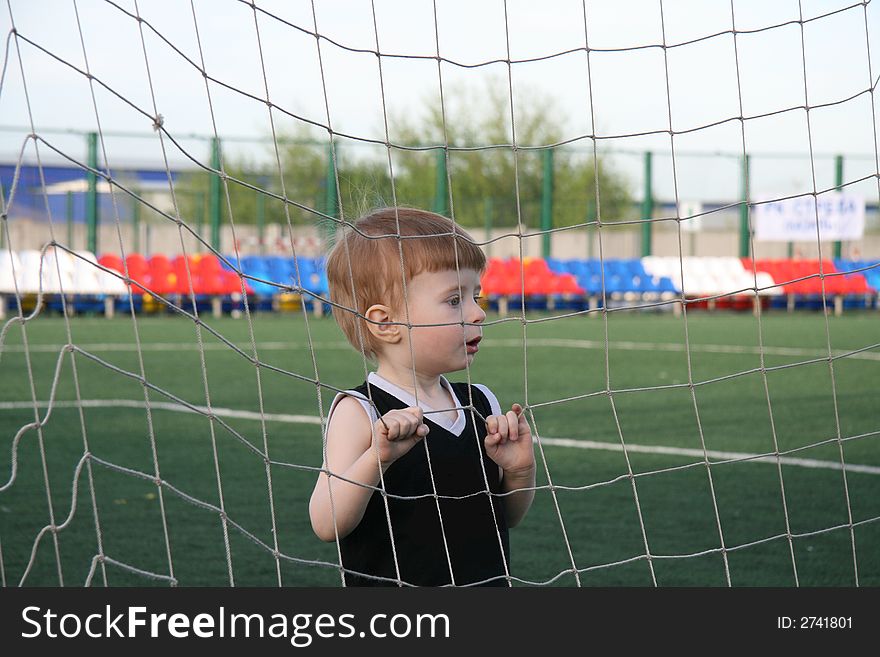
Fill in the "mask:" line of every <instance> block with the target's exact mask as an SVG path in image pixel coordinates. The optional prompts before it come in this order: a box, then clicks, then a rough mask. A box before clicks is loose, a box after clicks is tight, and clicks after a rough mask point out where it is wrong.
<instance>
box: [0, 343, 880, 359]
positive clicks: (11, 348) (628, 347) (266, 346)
mask: <svg viewBox="0 0 880 657" xmlns="http://www.w3.org/2000/svg"><path fill="white" fill-rule="evenodd" d="M312 344H313V346H314V348H315V349H316V350H320V349H334V350H335V349H342V350H347V349H351V345H349V344H348V343H347V342H344V341H341V340H340V341H336V342H315V343H312ZM483 344H484V345H485V346H486V347H506V348H514V349H515V348H522V340H517V339H504V340H493V339H491V338H490V339H487V340H485V342H484V343H483ZM528 345H529V346H532V347H558V348H564V349H588V350H598V351H604V350H605V343H604V342H603V341H601V340H576V339H567V338H529V339H528ZM608 345H609V346H610V347H611V348H612V349H620V350H623V351H671V352H683V351H685V345H684V344H683V343H679V342H631V341H611V342H609V343H608ZM65 346H66V345H63V344H36V345H35V344H31V345H30V352H31V353H36V352H49V353H58V352H59V351H61V350H62V349H63V348H64V347H65ZM77 346H78V347H79V348H81V349H82V350H84V351H89V352H100V351H137V345H135V344H131V343H125V342H97V343H77ZM237 346H238V347H239V348H240V349H242V350H247V349H250V348H251V345H250V344H247V345H245V344H241V345H237ZM203 348H204V350H205V351H229V347H228V346H226V345H225V344H222V343H220V342H209V343H206V344H204V345H203ZM302 349H308V344H307V343H305V342H258V343H257V351H287V350H290V351H293V350H302ZM198 350H199V345H198V344H197V343H189V342H153V343H149V344H142V345H141V351H198ZM690 350H691V353H708V354H733V355H742V354H749V355H756V354H760V353H761V352H762V350H761V349H760V348H759V347H756V346H755V347H752V346H744V345H725V344H692V345H691V348H690ZM850 351H855V349H834V350H832V352H831V355H832V356H833V357H840V356H843V355H845V354H850ZM0 352H10V353H21V352H24V345H3V346H0ZM230 353H231V352H230ZM763 353H764V355H766V356H787V357H792V358H797V357H807V358H824V357H827V356H828V352H827V351H826V350H824V349H822V348H821V347H817V348H816V349H805V348H801V347H767V346H765V347H764V349H763ZM847 358H855V359H860V360H877V361H880V351H872V350H868V351H860V352H858V353H855V354H850V355H848V356H847Z"/></svg>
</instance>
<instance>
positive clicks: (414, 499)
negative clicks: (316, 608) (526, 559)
mask: <svg viewBox="0 0 880 657" xmlns="http://www.w3.org/2000/svg"><path fill="white" fill-rule="evenodd" d="M367 385H369V386H370V395H371V396H372V400H373V403H374V404H375V405H376V410H377V411H378V413H379V415H380V416H381V415H384V414H385V413H387V412H388V411H390V410H393V409H403V408H406V407H407V406H408V404H406V403H404V402H403V401H401V400H399V399H398V398H397V397H395V396H393V395H392V394H390V393H388V392H386V391H385V390H383V389H381V388H379V387H378V386H376V385H374V384H372V383H369V384H368V383H367V382H364V383H363V384H361V385H360V386H358V387H357V388H354V391H356V392H358V393H360V394H361V395H363V397H365V398H369V397H370V395H368V394H367ZM450 385H451V386H452V388H453V390H454V391H455V395H456V397H457V398H458V399H459V400H460V401H461V405H462V406H466V405H467V404H468V403H469V400H470V399H471V397H470V396H469V395H468V384H467V383H450ZM470 389H471V393H472V395H473V404H474V407H475V408H476V409H477V410H478V411H479V413H480V414H481V415H482V416H483V417H484V418H485V417H489V415H491V414H492V409H491V406H490V402H489V400H488V399H487V398H486V396H485V395H484V394H483V392H482V391H481V390H480V389H479V388H478V387H476V386H470ZM464 414H465V419H466V423H465V428H464V430H463V431H462V433H461V435H459V436H456V435H455V434H453V433H451V432H450V431H449V430H447V429H446V428H444V427H442V426H440V425H438V424H436V423H435V422H434V421H432V419H431V417H432V416H431V415H430V414H429V415H426V416H425V422H426V423H427V424H428V426H429V428H430V432H429V433H428V435H427V437H426V438H424V439H423V440H421V441H419V442H418V443H417V444H416V445H415V447H413V448H412V449H411V450H410V451H409V452H407V453H406V454H405V455H404V456H402V457H401V458H399V459H398V460H397V461H395V462H394V463H393V464H391V466H390V467H389V468H388V470H386V471H385V474H384V482H385V491H386V493H387V495H386V496H384V497H385V498H387V502H388V515H386V508H385V501H384V499H383V495H382V493H381V492H380V491H374V492H373V495H372V496H371V497H370V500H369V502H368V503H367V508H366V510H365V512H364V516H363V518H362V519H361V521H360V523H359V524H358V525H357V527H355V528H354V530H352V531H351V533H349V534H348V535H347V536H345V537H344V538H342V539H341V540H340V551H341V553H342V565H343V567H344V569H345V571H346V572H345V583H346V586H395V585H396V580H397V571H396V569H395V558H394V557H395V551H396V556H397V565H398V567H399V569H400V579H401V580H403V582H405V583H406V584H413V585H416V586H441V585H444V584H452V583H453V580H452V578H451V577H450V563H451V565H452V573H453V574H454V576H455V580H454V583H455V585H456V586H462V585H467V584H473V583H475V582H483V580H487V579H489V578H496V579H493V580H492V581H490V582H485V585H488V586H509V584H508V582H507V580H506V579H504V574H505V568H504V564H505V563H507V564H509V563H510V546H509V538H508V529H507V522H506V520H505V517H504V508H503V503H502V500H503V498H500V497H498V496H497V495H491V494H490V492H491V493H496V494H497V493H500V492H501V482H500V477H499V471H498V465H497V464H496V463H495V462H494V461H492V459H490V458H489V457H488V456H487V454H486V450H485V447H484V445H483V440H484V439H485V437H486V425H485V423H484V422H483V421H482V420H481V419H480V418H479V417H478V416H477V415H475V414H474V413H473V412H472V411H471V410H469V409H465V410H464ZM428 455H430V471H429V465H428ZM484 469H485V478H484ZM432 474H433V482H434V486H436V492H437V496H438V498H435V497H434V486H432V485H431V481H432V477H431V475H432ZM486 480H488V483H489V491H488V492H487V490H486ZM438 501H439V513H438ZM389 517H390V524H391V529H392V531H393V535H394V550H395V551H392V543H391V535H390V533H389V530H388V526H389ZM441 522H442V526H441ZM444 538H445V543H444ZM447 550H448V553H449V559H448V560H447V556H446V555H447ZM351 571H354V572H351ZM359 574H366V575H373V576H378V577H383V578H387V579H388V580H393V581H387V580H376V579H371V578H369V577H362V576H359Z"/></svg>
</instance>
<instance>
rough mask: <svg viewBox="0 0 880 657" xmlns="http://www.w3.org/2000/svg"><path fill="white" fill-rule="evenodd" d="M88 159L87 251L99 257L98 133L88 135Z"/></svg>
mask: <svg viewBox="0 0 880 657" xmlns="http://www.w3.org/2000/svg"><path fill="white" fill-rule="evenodd" d="M87 141H88V151H89V152H88V159H87V161H86V164H87V165H88V166H89V169H90V171H87V172H86V183H87V187H88V189H87V191H86V223H87V225H88V229H87V238H86V249H87V250H89V251H91V252H92V253H94V254H95V255H97V253H98V176H97V174H95V173H94V171H97V170H98V133H97V132H90V133H88V135H87Z"/></svg>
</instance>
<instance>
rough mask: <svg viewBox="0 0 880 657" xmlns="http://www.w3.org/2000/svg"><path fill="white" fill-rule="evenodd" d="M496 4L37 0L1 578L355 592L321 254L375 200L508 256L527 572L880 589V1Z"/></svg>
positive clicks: (15, 111) (8, 321)
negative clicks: (330, 446) (439, 220)
mask: <svg viewBox="0 0 880 657" xmlns="http://www.w3.org/2000/svg"><path fill="white" fill-rule="evenodd" d="M474 4H475V3H460V2H454V3H447V2H436V0H435V1H434V2H431V1H428V0H425V1H420V2H412V3H404V2H396V1H391V0H375V1H373V2H361V3H354V4H352V5H347V8H346V10H345V11H340V10H339V8H338V7H337V6H336V5H335V4H334V3H330V2H312V3H295V4H293V5H292V4H291V3H285V2H269V1H268V0H267V1H265V2H263V1H259V0H258V1H257V2H245V1H243V0H242V1H237V2H236V1H233V0H226V1H224V2H221V3H216V2H211V3H207V2H200V1H195V0H194V1H192V2H190V3H170V2H162V3H143V2H141V3H138V2H137V1H136V0H133V1H126V0H118V1H114V0H105V1H103V2H97V1H95V2H78V1H76V0H74V1H72V2H57V3H54V2H53V3H50V4H49V5H48V6H44V5H43V4H42V3H39V4H35V3H28V2H19V1H17V0H8V1H7V3H6V7H5V12H4V13H5V14H6V15H5V16H4V17H3V19H2V23H0V24H2V26H3V32H4V34H5V36H6V39H5V49H4V54H3V68H2V77H0V112H2V116H3V117H4V118H3V119H2V121H3V125H2V126H0V128H2V134H0V139H2V143H3V147H2V153H3V155H2V157H0V160H2V161H0V169H2V171H0V173H2V187H0V194H2V199H0V200H2V237H0V245H2V253H0V315H2V316H3V320H2V331H0V390H2V394H0V408H2V413H0V427H2V431H0V452H2V454H0V579H2V583H3V585H48V586H55V585H71V584H72V585H83V584H85V585H88V586H92V585H100V586H121V585H132V584H134V585H152V584H158V585H230V586H232V585H279V586H281V585H286V586H289V585H338V584H340V583H343V582H344V579H345V574H346V568H345V564H344V563H343V562H342V560H341V557H340V554H341V553H340V551H339V549H338V546H337V545H336V544H335V543H329V544H327V543H321V542H320V541H319V540H318V539H317V538H316V537H315V536H314V534H313V533H312V530H311V527H310V524H309V516H308V503H309V495H310V494H311V491H312V487H313V486H314V483H315V481H316V480H317V477H318V474H319V473H320V472H321V471H322V467H323V466H322V463H323V460H324V456H325V430H326V426H327V419H328V418H327V414H328V411H329V409H330V407H331V403H332V401H333V399H334V398H335V397H336V395H337V393H339V392H342V391H345V390H350V389H352V388H354V387H356V386H357V385H359V384H360V383H361V382H363V381H364V380H365V379H367V377H368V376H369V374H370V372H371V371H372V370H373V369H375V364H374V363H371V362H369V361H368V360H367V359H365V358H363V357H362V355H360V354H358V353H357V352H356V351H354V350H352V349H351V347H350V345H348V343H347V342H346V341H345V340H344V338H343V336H342V334H341V332H340V331H339V329H338V328H337V326H336V324H335V323H334V321H333V319H332V317H330V311H331V309H332V310H334V312H339V311H343V310H347V311H350V312H357V311H356V309H351V308H348V309H344V308H338V309H335V308H333V304H331V301H330V297H329V292H328V290H327V287H326V273H325V270H324V264H325V263H324V257H325V255H326V253H327V250H328V249H329V247H330V246H331V245H332V244H333V243H334V240H335V239H336V236H337V235H340V234H341V233H342V231H343V230H351V228H350V227H351V224H352V222H353V221H354V220H356V219H357V218H358V216H360V215H361V214H363V213H364V212H365V211H367V210H369V209H371V208H375V207H379V206H415V207H420V208H423V209H426V210H433V211H435V212H438V213H440V214H443V215H445V216H448V217H450V218H451V219H453V220H454V221H455V222H456V223H457V225H459V226H461V227H462V228H463V229H465V230H467V231H468V232H469V233H470V234H471V235H473V236H474V238H475V239H476V240H477V242H478V243H479V244H480V246H481V248H483V250H484V251H485V252H486V254H487V256H488V257H489V265H488V269H487V271H486V272H485V275H484V278H483V287H484V293H483V299H482V300H481V303H482V304H483V306H484V307H485V309H486V311H487V315H488V316H487V318H486V321H485V324H484V328H483V332H484V333H483V335H484V341H483V343H482V344H481V352H480V354H479V356H478V357H476V358H475V360H474V362H473V364H471V365H469V366H468V367H467V368H466V369H464V370H462V371H460V372H455V373H450V374H449V378H450V380H453V381H466V382H469V383H475V384H476V383H479V384H485V385H487V386H488V387H489V388H491V390H492V391H493V392H494V393H495V394H496V395H497V397H498V399H499V400H500V403H501V406H502V408H503V409H504V410H506V409H507V408H510V406H511V405H512V404H513V403H519V404H521V405H522V407H523V408H524V413H525V416H526V417H527V418H528V421H529V425H530V427H531V431H532V434H533V437H534V449H535V457H536V463H537V483H536V486H535V499H534V502H533V505H532V508H531V510H530V511H529V514H528V515H527V516H526V518H525V520H523V522H522V524H521V525H520V526H518V527H517V528H515V529H513V530H512V532H511V560H510V563H505V566H506V578H507V580H508V581H509V582H510V583H511V584H512V585H517V586H519V585H528V586H559V585H568V586H590V585H652V586H664V585H682V584H684V585H701V586H706V585H708V586H742V585H779V586H796V585H837V586H858V585H877V584H878V583H880V558H878V555H880V549H878V547H880V523H878V522H877V521H878V520H880V443H878V435H880V424H878V418H880V416H878V414H877V411H876V389H877V386H878V384H880V362H878V361H880V351H878V347H880V341H878V340H877V332H876V312H877V284H878V281H877V278H876V277H877V275H878V271H880V237H878V235H877V231H878V202H880V174H878V172H880V157H878V137H877V127H878V112H877V97H876V90H877V83H878V80H880V72H878V71H880V65H878V61H877V57H878V53H880V43H878V37H880V20H878V19H880V15H878V8H877V3H875V2H850V3H847V2H834V3H822V4H818V3H813V2H804V1H799V2H790V3H784V6H783V3H772V5H773V6H772V7H771V6H768V3H754V2H740V1H734V2H720V1H719V2H712V3H696V2H690V3H679V2H669V1H668V0H666V1H664V0H653V1H650V2H648V1H645V2H638V3H625V5H622V4H621V3H613V2H598V3H597V2H559V3H553V5H552V6H551V7H544V6H543V5H542V8H541V9H538V8H537V7H536V6H534V3H526V2H513V1H512V0H507V1H503V2H495V3H485V4H482V3H481V4H480V6H474ZM47 8H48V9H49V10H48V11H47ZM844 163H845V166H844ZM791 208H795V210H791ZM829 208H831V209H829ZM835 208H837V210H834V209H835ZM850 209H853V210H852V212H851V213H850ZM832 210H833V211H832ZM838 210H839V211H838ZM786 212H797V213H798V214H797V220H798V221H799V222H800V223H798V225H797V226H796V229H797V230H799V231H800V232H785V231H783V232H782V233H779V234H775V233H774V234H773V235H771V234H770V233H768V232H766V230H765V228H762V226H763V224H762V226H759V224H758V222H759V220H760V221H769V222H770V223H769V224H767V225H769V226H770V227H771V228H772V229H773V230H776V229H778V228H779V227H780V225H782V223H784V222H785V221H788V219H785V218H784V217H783V214H784V213H786ZM834 212H837V214H834ZM774 213H776V214H774ZM832 215H833V216H832ZM787 216H788V215H786V217H787ZM774 217H776V219H774ZM774 221H775V223H773V222H774ZM792 223H795V222H793V221H792ZM792 230H794V229H792ZM762 231H763V232H762ZM771 232H772V231H771ZM774 235H775V236H774ZM780 235H781V236H780ZM407 330H410V331H412V330H413V329H412V327H408V329H407ZM462 401H463V400H462ZM463 404H464V405H463V406H462V407H459V408H454V409H444V410H445V411H447V412H450V411H459V410H468V403H467V402H464V401H463ZM428 440H430V439H428ZM329 474H331V475H334V474H338V473H329ZM435 491H436V489H435ZM380 492H381V486H380ZM434 497H435V499H437V501H438V508H439V501H440V499H441V498H442V496H439V495H437V494H436V492H435V493H434ZM392 583H398V584H402V585H407V584H409V582H406V581H399V582H392Z"/></svg>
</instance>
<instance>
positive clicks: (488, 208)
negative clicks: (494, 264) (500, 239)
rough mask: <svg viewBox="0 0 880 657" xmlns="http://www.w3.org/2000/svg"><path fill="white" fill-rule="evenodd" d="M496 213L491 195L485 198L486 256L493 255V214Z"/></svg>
mask: <svg viewBox="0 0 880 657" xmlns="http://www.w3.org/2000/svg"><path fill="white" fill-rule="evenodd" d="M494 214H495V202H494V201H493V200H492V197H491V196H487V197H486V198H484V199H483V228H484V230H485V231H486V256H487V257H489V258H491V257H492V242H491V241H490V240H491V239H492V215H494Z"/></svg>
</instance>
